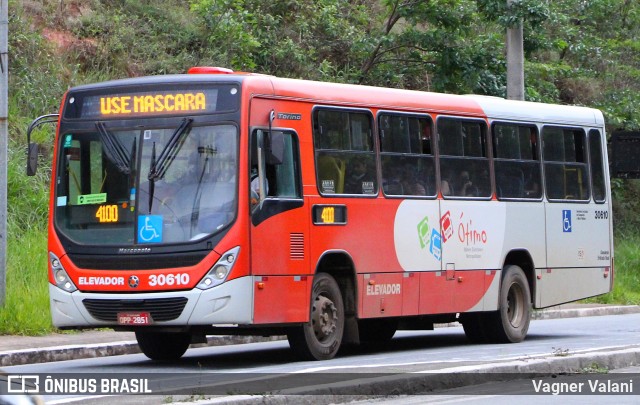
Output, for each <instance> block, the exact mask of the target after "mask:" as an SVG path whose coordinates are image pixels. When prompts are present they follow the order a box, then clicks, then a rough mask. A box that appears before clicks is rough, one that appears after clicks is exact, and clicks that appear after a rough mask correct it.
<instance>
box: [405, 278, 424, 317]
mask: <svg viewBox="0 0 640 405" xmlns="http://www.w3.org/2000/svg"><path fill="white" fill-rule="evenodd" d="M419 313H420V273H415V272H411V273H409V272H406V273H404V274H403V277H402V315H404V316H411V315H418V314H419Z"/></svg>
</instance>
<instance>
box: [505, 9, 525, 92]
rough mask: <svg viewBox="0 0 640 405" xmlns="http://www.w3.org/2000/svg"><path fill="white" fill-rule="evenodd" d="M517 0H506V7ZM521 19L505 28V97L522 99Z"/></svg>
mask: <svg viewBox="0 0 640 405" xmlns="http://www.w3.org/2000/svg"><path fill="white" fill-rule="evenodd" d="M518 1H519V0H507V8H508V9H509V8H511V5H512V4H513V3H517V2H518ZM522 37H523V34H522V21H519V22H518V24H517V25H516V26H515V27H510V28H507V98H508V99H510V100H524V49H523V38H522Z"/></svg>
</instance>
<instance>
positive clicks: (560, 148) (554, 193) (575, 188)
mask: <svg viewBox="0 0 640 405" xmlns="http://www.w3.org/2000/svg"><path fill="white" fill-rule="evenodd" d="M542 142H543V159H544V176H545V187H546V192H547V197H548V198H549V199H550V200H578V201H586V200H588V199H589V178H588V173H587V161H586V147H585V133H584V131H583V130H582V129H579V128H564V127H544V128H543V129H542Z"/></svg>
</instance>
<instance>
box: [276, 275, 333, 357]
mask: <svg viewBox="0 0 640 405" xmlns="http://www.w3.org/2000/svg"><path fill="white" fill-rule="evenodd" d="M343 334H344V304H343V300H342V294H341V292H340V287H338V283H336V280H335V279H334V278H333V277H331V276H330V275H329V274H327V273H318V275H316V277H315V278H314V280H313V288H312V290H311V314H310V319H309V322H308V323H306V324H304V325H301V326H299V327H295V328H292V329H291V330H290V331H289V332H288V333H287V338H288V340H289V345H290V346H291V349H292V350H293V351H294V352H295V353H296V355H297V357H299V358H300V359H303V360H329V359H332V358H333V357H335V355H336V353H338V350H339V349H340V344H341V343H342V335H343Z"/></svg>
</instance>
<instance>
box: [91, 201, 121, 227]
mask: <svg viewBox="0 0 640 405" xmlns="http://www.w3.org/2000/svg"><path fill="white" fill-rule="evenodd" d="M96 218H98V222H100V223H103V222H118V206H117V205H101V206H100V208H98V211H97V212H96Z"/></svg>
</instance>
